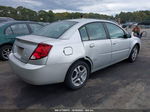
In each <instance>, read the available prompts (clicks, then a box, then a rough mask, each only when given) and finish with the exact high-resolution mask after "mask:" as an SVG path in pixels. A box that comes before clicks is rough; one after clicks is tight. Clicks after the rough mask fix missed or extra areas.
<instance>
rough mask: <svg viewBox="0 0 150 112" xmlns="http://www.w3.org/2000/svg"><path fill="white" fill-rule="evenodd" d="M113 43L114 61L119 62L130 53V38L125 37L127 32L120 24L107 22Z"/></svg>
mask: <svg viewBox="0 0 150 112" xmlns="http://www.w3.org/2000/svg"><path fill="white" fill-rule="evenodd" d="M105 24H106V27H107V29H108V32H109V35H110V39H111V43H112V50H111V52H112V60H111V61H112V63H116V62H119V61H121V60H123V59H125V58H127V57H128V55H129V49H130V38H124V35H125V32H124V30H122V29H121V28H120V27H119V26H117V25H115V24H112V23H105Z"/></svg>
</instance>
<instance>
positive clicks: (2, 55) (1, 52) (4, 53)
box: [0, 45, 12, 61]
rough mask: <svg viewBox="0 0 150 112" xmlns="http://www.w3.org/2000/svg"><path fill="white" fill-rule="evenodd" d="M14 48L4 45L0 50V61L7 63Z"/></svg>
mask: <svg viewBox="0 0 150 112" xmlns="http://www.w3.org/2000/svg"><path fill="white" fill-rule="evenodd" d="M11 49H12V46H11V45H4V46H2V47H1V48H0V60H3V61H6V60H8V56H9V54H10V53H11Z"/></svg>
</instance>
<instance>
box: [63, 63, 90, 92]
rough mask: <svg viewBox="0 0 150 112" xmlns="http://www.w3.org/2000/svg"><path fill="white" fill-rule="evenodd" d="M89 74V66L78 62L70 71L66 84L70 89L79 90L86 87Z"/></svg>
mask: <svg viewBox="0 0 150 112" xmlns="http://www.w3.org/2000/svg"><path fill="white" fill-rule="evenodd" d="M89 74H90V68H89V65H88V64H87V63H85V62H83V61H78V62H76V63H74V64H73V65H72V66H71V67H70V69H69V70H68V72H67V75H66V78H65V84H66V86H67V87H68V88H70V89H73V90H76V89H79V88H81V87H83V86H84V85H85V83H86V81H87V79H88V77H89Z"/></svg>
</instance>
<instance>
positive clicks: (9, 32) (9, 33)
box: [5, 27, 13, 35]
mask: <svg viewBox="0 0 150 112" xmlns="http://www.w3.org/2000/svg"><path fill="white" fill-rule="evenodd" d="M5 34H6V35H12V34H13V32H12V30H11V28H10V27H8V28H7V29H6V30H5Z"/></svg>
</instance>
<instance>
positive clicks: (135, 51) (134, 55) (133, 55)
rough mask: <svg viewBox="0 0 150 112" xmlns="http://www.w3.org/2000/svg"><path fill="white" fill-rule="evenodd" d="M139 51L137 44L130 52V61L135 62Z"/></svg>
mask: <svg viewBox="0 0 150 112" xmlns="http://www.w3.org/2000/svg"><path fill="white" fill-rule="evenodd" d="M138 52H139V47H138V46H137V45H135V46H134V47H133V49H132V51H131V53H130V56H129V58H128V60H129V62H131V63H133V62H134V61H135V60H136V58H137V56H138Z"/></svg>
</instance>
